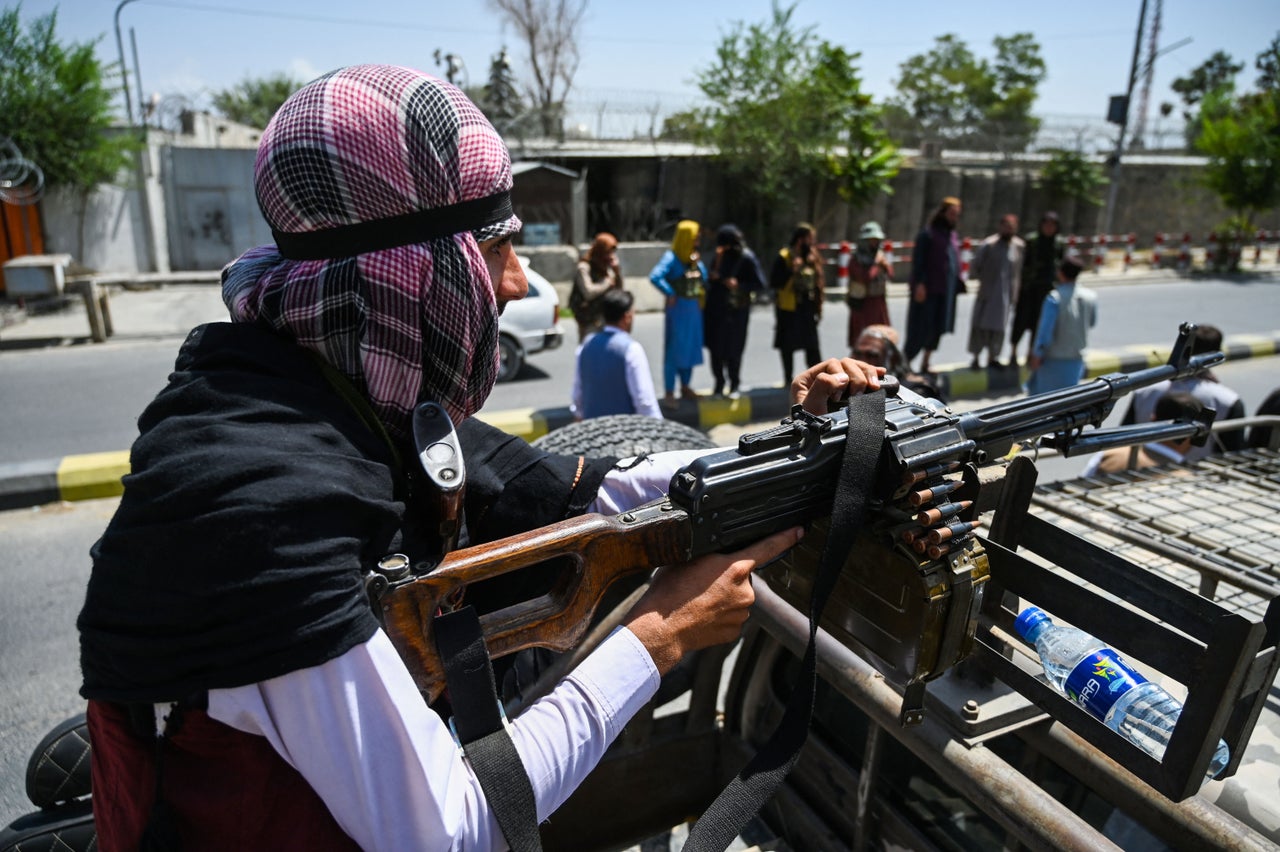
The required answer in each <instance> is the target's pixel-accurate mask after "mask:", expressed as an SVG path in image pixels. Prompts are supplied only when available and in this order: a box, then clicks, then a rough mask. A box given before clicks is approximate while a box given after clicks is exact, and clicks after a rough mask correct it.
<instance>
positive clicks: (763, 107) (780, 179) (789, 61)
mask: <svg viewBox="0 0 1280 852" xmlns="http://www.w3.org/2000/svg"><path fill="white" fill-rule="evenodd" d="M794 11H795V6H789V7H787V8H782V7H779V6H778V5H777V3H776V2H775V3H774V5H773V17H772V19H771V20H770V21H768V22H767V23H763V24H751V25H750V26H748V25H746V24H744V23H743V22H741V21H739V22H736V23H735V24H734V25H733V26H732V29H731V30H730V31H729V33H728V34H727V35H725V36H724V37H723V38H722V39H721V41H720V44H719V45H718V46H717V48H716V59H715V61H714V62H713V63H712V65H710V66H709V67H707V68H705V69H703V70H702V71H700V72H699V73H698V87H699V88H700V89H701V90H702V93H703V94H704V95H705V96H706V97H707V100H708V101H709V102H710V104H711V105H710V107H708V108H707V109H706V110H705V111H704V112H702V113H701V114H700V115H698V116H688V117H682V118H681V124H684V125H685V126H686V127H687V126H688V125H689V124H692V123H693V120H701V121H703V122H704V123H705V129H704V135H703V136H702V137H700V141H702V140H705V141H706V142H708V143H709V144H711V145H713V146H715V147H716V148H717V149H718V155H717V156H718V159H719V161H720V162H721V163H722V164H723V166H724V168H725V171H726V172H727V173H728V175H729V176H730V177H731V178H737V179H738V180H739V181H740V183H741V185H742V186H743V187H744V188H745V189H746V191H747V192H748V193H749V194H750V195H751V196H752V197H753V199H754V200H755V202H756V205H757V229H758V230H762V229H763V227H764V226H765V225H766V224H767V223H766V221H765V219H766V216H767V211H768V210H770V209H771V208H773V207H775V206H778V205H782V204H786V203H788V202H795V201H796V200H797V198H796V195H797V194H798V192H799V191H800V190H801V188H802V186H804V185H805V184H806V183H808V185H809V187H810V188H811V195H810V197H809V199H807V202H808V203H807V204H806V205H805V206H806V207H807V208H808V210H809V217H810V218H811V219H816V218H817V217H816V216H815V215H814V214H815V213H816V212H817V211H818V209H819V206H820V205H819V201H820V197H821V188H822V185H823V184H824V183H825V182H827V181H834V182H835V184H836V187H837V190H838V192H839V193H840V195H841V197H842V198H844V199H845V200H846V201H848V202H849V203H851V204H862V203H865V202H867V201H869V200H871V199H872V198H874V197H875V196H876V195H878V194H880V193H886V192H890V191H891V190H890V187H889V181H890V180H891V179H892V178H893V176H894V175H895V174H897V170H898V164H899V158H898V155H897V149H896V148H895V147H894V146H893V144H892V143H891V142H890V141H889V138H888V136H887V134H885V132H884V131H883V130H882V129H881V127H880V112H879V109H878V108H877V107H876V106H875V105H873V104H872V101H871V97H870V96H869V95H866V94H864V93H863V92H862V80H861V78H860V77H859V75H858V70H857V64H856V62H857V60H858V58H859V54H857V53H850V52H848V51H846V50H845V49H844V48H842V47H838V46H835V45H832V44H830V43H828V42H826V41H823V40H820V39H818V38H817V36H816V35H815V34H814V29H813V28H812V27H807V28H796V27H795V26H794V25H793V24H792V22H791V16H792V13H793V12H794Z"/></svg>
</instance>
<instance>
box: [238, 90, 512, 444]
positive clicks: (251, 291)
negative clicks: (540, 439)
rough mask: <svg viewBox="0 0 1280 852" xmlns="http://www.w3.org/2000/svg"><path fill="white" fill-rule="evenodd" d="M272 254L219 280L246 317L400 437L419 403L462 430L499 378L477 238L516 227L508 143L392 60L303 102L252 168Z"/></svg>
mask: <svg viewBox="0 0 1280 852" xmlns="http://www.w3.org/2000/svg"><path fill="white" fill-rule="evenodd" d="M254 185H255V188H256V190H257V195H258V204H259V205H260V206H261V208H262V213H263V215H264V216H265V217H266V220H267V223H268V224H269V225H270V226H271V229H272V233H273V234H274V235H275V239H276V245H273V246H261V247H259V248H255V249H251V250H250V251H248V252H246V253H245V254H244V255H242V256H241V257H240V258H239V259H237V260H236V261H235V262H233V263H231V264H230V265H228V266H227V267H226V269H224V270H223V273H222V282H223V283H222V290H223V300H224V301H225V302H226V304H227V307H228V309H229V310H230V312H231V318H232V320H234V321H236V322H256V323H262V324H265V325H268V326H269V327H271V328H272V329H274V330H275V331H277V332H278V333H280V334H284V335H287V336H288V337H290V338H291V339H293V340H294V341H296V342H297V343H298V344H299V345H301V346H304V347H306V348H307V349H311V350H313V351H315V352H317V353H318V354H319V355H320V356H321V357H323V358H324V359H325V360H326V361H328V362H329V363H330V364H332V365H333V366H334V367H336V368H337V369H338V370H339V371H341V372H342V373H343V374H345V375H346V376H347V377H348V378H350V379H351V380H352V382H354V383H355V385H356V387H357V388H359V389H360V391H361V392H363V393H364V395H365V396H366V397H367V398H368V400H369V402H370V403H371V405H372V406H373V409H374V411H375V412H376V413H377V415H378V417H379V418H380V419H381V420H382V422H383V423H384V424H385V425H386V427H387V429H388V431H390V433H391V434H392V436H393V437H396V438H397V439H406V438H407V437H408V436H409V434H410V427H409V423H410V415H411V413H412V411H413V408H414V406H416V405H417V403H418V402H420V401H422V400H426V399H431V400H434V401H436V402H438V403H440V404H441V405H442V406H444V407H445V409H446V410H447V411H448V412H449V414H450V416H452V417H453V418H454V420H455V422H457V421H460V420H461V419H463V418H465V417H467V416H469V415H470V414H472V413H474V412H475V411H476V410H478V409H479V408H480V406H481V405H482V404H483V403H484V400H485V399H486V398H487V397H488V395H489V391H490V389H492V387H493V383H494V380H495V377H496V375H497V369H498V354H497V338H498V314H497V306H496V303H495V300H494V294H493V287H492V283H491V280H490V277H489V271H488V267H487V266H486V265H485V262H484V258H483V257H482V256H481V253H480V249H479V246H478V244H477V243H478V241H480V240H485V239H492V238H494V237H499V236H505V235H507V234H511V233H514V232H516V231H518V230H519V229H520V220H519V219H517V218H516V217H515V216H514V215H513V214H512V213H511V208H510V199H509V192H510V189H511V161H510V157H509V155H508V154H507V149H506V146H505V145H504V144H503V142H502V139H501V137H499V136H498V134H497V132H496V131H495V130H494V129H493V127H492V126H491V125H490V124H489V122H488V120H487V119H485V117H484V116H483V115H482V114H481V113H480V111H479V110H478V109H477V108H476V107H475V105H473V104H472V103H471V102H470V101H469V100H467V98H466V96H465V95H463V94H462V92H461V91H459V90H458V89H457V88H455V87H454V86H452V85H450V84H449V83H446V82H444V81H442V80H438V79H436V78H434V77H431V76H429V75H427V74H424V73H422V72H420V71H414V70H411V69H408V68H398V67H393V66H387V65H357V66H353V67H350V68H343V69H340V70H338V71H334V72H332V73H330V74H327V75H325V76H324V77H321V78H320V79H318V80H315V81H313V82H311V83H308V84H307V85H306V86H304V87H303V88H302V89H300V90H299V91H297V92H296V93H294V94H293V95H292V96H291V97H290V98H289V99H288V100H287V101H285V103H284V105H283V106H282V107H281V108H280V110H279V111H278V112H277V113H276V115H275V117H274V118H272V119H271V123H270V124H269V125H267V129H266V131H265V132H264V133H263V135H262V141H261V144H260V145H259V147H258V158H257V162H256V164H255V167H254Z"/></svg>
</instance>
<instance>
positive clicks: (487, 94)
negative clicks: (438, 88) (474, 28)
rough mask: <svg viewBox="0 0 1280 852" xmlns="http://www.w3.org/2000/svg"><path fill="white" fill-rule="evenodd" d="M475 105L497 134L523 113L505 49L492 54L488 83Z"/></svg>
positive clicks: (522, 106) (522, 105)
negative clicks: (495, 129)
mask: <svg viewBox="0 0 1280 852" xmlns="http://www.w3.org/2000/svg"><path fill="white" fill-rule="evenodd" d="M477 103H478V104H479V105H480V108H481V109H482V110H484V114H485V116H486V117H487V118H488V119H489V121H490V122H492V123H493V126H494V127H495V128H497V130H498V132H499V133H502V132H505V130H506V128H507V127H508V126H510V124H511V123H512V121H513V120H514V119H515V118H517V117H518V116H519V115H520V113H522V112H523V111H524V104H523V103H522V101H521V99H520V92H519V91H518V90H517V89H516V83H515V76H514V75H513V74H512V73H511V61H510V60H509V59H508V58H507V49H506V48H505V47H504V48H502V50H501V51H499V52H498V53H496V54H494V57H493V59H492V60H491V61H490V62H489V82H487V83H486V84H485V86H484V90H483V91H482V92H481V98H480V100H479V101H478V102H477Z"/></svg>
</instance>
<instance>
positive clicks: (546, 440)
mask: <svg viewBox="0 0 1280 852" xmlns="http://www.w3.org/2000/svg"><path fill="white" fill-rule="evenodd" d="M533 446H535V447H537V448H538V449H540V450H546V451H547V452H549V453H563V454H566V455H582V456H618V457H620V458H627V457H629V456H642V455H645V454H646V453H661V452H664V451H666V450H710V449H715V447H716V446H717V444H716V443H715V442H714V441H712V440H711V439H710V438H709V437H707V434H706V433H705V432H700V431H698V430H697V429H694V428H693V427H692V426H686V425H684V424H683V423H677V422H676V421H674V420H664V419H659V418H657V417H646V416H644V415H643V414H615V415H613V416H611V417H594V418H592V419H590V420H581V421H579V422H577V423H570V424H569V425H568V426H562V427H560V428H559V429H556V430H555V431H553V432H548V433H547V434H546V435H543V436H542V437H541V438H538V439H537V440H536V441H534V442H533Z"/></svg>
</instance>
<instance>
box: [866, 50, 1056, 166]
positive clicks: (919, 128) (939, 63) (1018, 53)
mask: <svg viewBox="0 0 1280 852" xmlns="http://www.w3.org/2000/svg"><path fill="white" fill-rule="evenodd" d="M992 45H993V46H994V47H995V51H996V56H995V60H994V62H988V61H987V60H985V59H978V58H977V57H976V56H974V54H973V52H972V51H971V50H970V49H969V46H968V45H967V44H965V42H964V41H963V40H961V39H960V38H958V37H957V36H955V35H954V34H947V35H943V36H938V37H937V38H936V39H935V40H934V46H933V49H931V50H930V51H928V52H927V53H923V54H919V55H917V56H912V57H910V58H909V59H907V60H906V61H905V62H903V63H902V65H901V66H900V70H901V76H900V77H899V78H898V80H897V88H898V95H897V97H895V98H893V99H891V100H890V106H891V113H890V118H891V120H892V124H891V126H892V127H893V128H894V133H895V136H896V138H897V139H898V141H900V142H903V143H906V144H913V145H919V144H920V143H921V142H923V141H924V140H925V139H930V138H936V139H941V140H943V141H945V142H946V143H947V144H948V145H950V146H952V147H958V148H971V149H973V148H987V149H995V150H1004V151H1021V150H1025V149H1026V148H1027V146H1028V145H1030V143H1031V141H1032V140H1033V139H1034V138H1035V135H1036V132H1037V131H1038V130H1039V129H1040V121H1039V119H1037V118H1035V117H1034V116H1033V115H1032V114H1031V108H1032V107H1033V106H1034V104H1035V100H1036V96H1037V89H1038V87H1039V85H1040V83H1041V82H1042V81H1043V80H1044V78H1045V74H1046V69H1045V64H1044V59H1043V58H1041V56H1040V46H1039V45H1038V44H1037V43H1036V41H1035V38H1034V37H1033V36H1032V35H1031V34H1030V33H1016V34H1015V35H1012V36H996V37H995V39H994V40H993V41H992Z"/></svg>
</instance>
